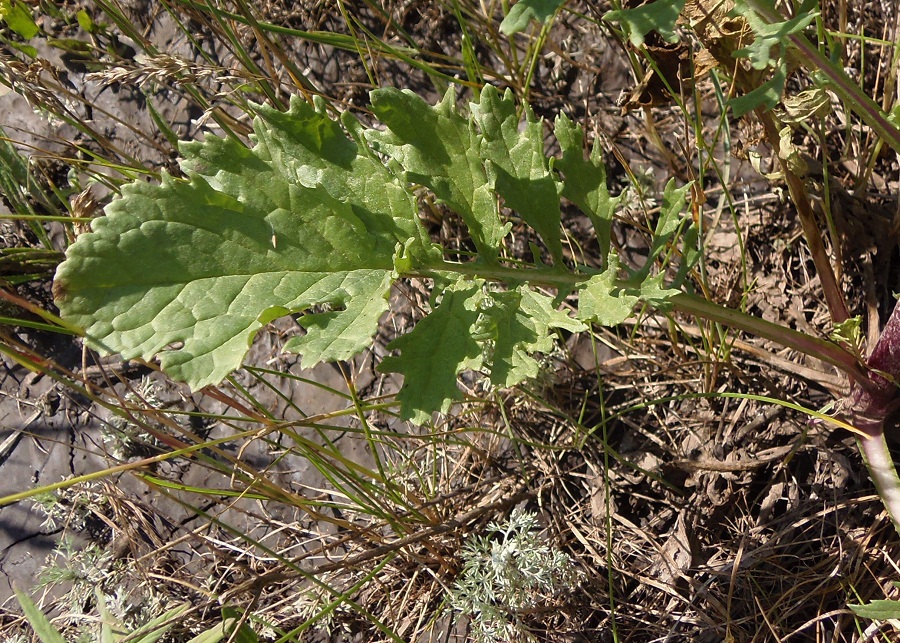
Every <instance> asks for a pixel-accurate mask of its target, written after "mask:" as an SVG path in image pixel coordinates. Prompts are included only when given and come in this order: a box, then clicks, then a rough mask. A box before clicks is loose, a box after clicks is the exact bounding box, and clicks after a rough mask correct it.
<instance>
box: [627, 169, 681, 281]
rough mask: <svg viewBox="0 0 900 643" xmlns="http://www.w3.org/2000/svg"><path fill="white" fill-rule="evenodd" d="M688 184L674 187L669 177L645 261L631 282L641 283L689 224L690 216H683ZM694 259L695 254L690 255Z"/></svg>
mask: <svg viewBox="0 0 900 643" xmlns="http://www.w3.org/2000/svg"><path fill="white" fill-rule="evenodd" d="M688 190H690V185H684V186H682V187H680V188H676V187H675V179H669V182H668V183H666V188H665V190H664V191H663V202H662V205H661V206H660V208H659V218H658V219H657V221H656V228H655V229H654V230H653V237H652V239H651V241H650V250H649V252H648V253H647V261H646V263H645V264H644V265H643V267H642V268H641V269H640V270H637V271H636V272H634V273H633V274H632V276H631V277H630V281H631V282H632V283H637V284H641V283H643V282H644V281H645V280H646V279H647V278H648V276H649V275H650V271H651V270H652V269H653V264H654V262H655V261H656V259H657V258H658V257H659V256H660V254H662V253H663V251H669V250H671V245H672V242H673V241H674V240H675V239H676V237H678V235H679V234H680V233H681V231H682V230H683V229H684V227H685V226H688V225H690V222H691V220H690V218H688V217H686V216H685V210H686V207H685V206H686V205H687V193H688ZM691 257H692V258H693V259H694V260H695V259H696V257H695V255H691Z"/></svg>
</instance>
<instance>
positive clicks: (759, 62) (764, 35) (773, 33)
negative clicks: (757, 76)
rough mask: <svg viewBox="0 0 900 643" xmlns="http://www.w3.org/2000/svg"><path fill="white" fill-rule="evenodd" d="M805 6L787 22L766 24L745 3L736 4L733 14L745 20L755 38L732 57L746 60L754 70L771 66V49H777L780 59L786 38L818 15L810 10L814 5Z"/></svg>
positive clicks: (801, 29)
mask: <svg viewBox="0 0 900 643" xmlns="http://www.w3.org/2000/svg"><path fill="white" fill-rule="evenodd" d="M807 5H808V6H806V8H805V9H804V8H802V7H801V10H800V11H799V12H798V14H797V15H796V16H794V17H793V18H790V19H789V20H785V21H784V22H776V23H768V22H765V21H764V20H763V19H762V18H761V17H760V16H759V15H758V14H757V13H756V10H755V9H754V8H753V6H752V5H750V4H748V3H747V2H746V1H744V0H739V1H738V2H736V3H735V8H734V10H733V13H734V14H735V15H741V16H743V17H744V18H746V20H747V23H748V24H749V25H750V28H751V29H752V30H753V34H754V36H755V37H754V39H753V42H751V43H750V44H749V45H747V47H745V48H744V49H740V50H738V51H736V52H734V56H735V57H746V58H748V59H749V60H750V63H751V64H752V65H753V68H754V69H766V68H767V67H769V66H770V65H772V64H773V59H772V57H771V52H772V47H778V48H779V54H778V58H780V57H781V56H782V55H783V54H784V43H785V42H787V38H788V36H791V35H793V34H796V33H800V32H801V31H803V30H804V29H806V28H807V27H808V26H809V25H810V24H811V23H812V21H813V20H815V18H816V16H818V15H819V12H818V11H813V10H812V6H813V5H814V3H813V5H809V3H807Z"/></svg>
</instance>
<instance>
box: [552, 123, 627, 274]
mask: <svg viewBox="0 0 900 643" xmlns="http://www.w3.org/2000/svg"><path fill="white" fill-rule="evenodd" d="M554 132H555V134H556V139H557V140H558V141H559V146H560V149H561V150H562V157H560V158H558V159H555V161H554V163H553V167H554V168H556V169H558V170H561V171H562V173H563V176H564V177H565V182H564V183H563V191H562V195H563V196H564V197H566V198H567V199H568V200H569V201H571V202H572V203H574V204H575V205H577V206H578V208H579V209H580V210H581V211H582V212H584V213H585V214H586V215H587V216H588V218H589V219H590V220H591V223H592V224H593V226H594V232H595V234H596V235H597V242H598V243H599V244H600V260H601V262H602V265H604V266H605V265H606V261H607V256H608V255H609V247H610V243H611V234H612V222H613V214H615V211H616V207H618V205H619V201H620V200H621V199H622V197H621V196H617V197H616V198H611V197H610V196H609V190H608V189H607V187H606V166H605V165H604V164H603V152H602V149H601V147H600V141H599V140H595V141H594V147H593V148H592V149H591V154H590V156H589V157H588V159H587V160H585V158H584V143H583V139H584V130H582V129H581V126H580V125H577V124H575V123H574V122H572V120H571V119H570V118H569V117H568V116H566V115H565V114H560V115H559V116H557V118H556V125H555V127H554Z"/></svg>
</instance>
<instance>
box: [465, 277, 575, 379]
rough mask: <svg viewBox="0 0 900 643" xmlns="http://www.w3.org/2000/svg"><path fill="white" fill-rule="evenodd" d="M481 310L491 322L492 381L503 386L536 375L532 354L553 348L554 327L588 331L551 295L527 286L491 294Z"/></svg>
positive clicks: (572, 330) (536, 364) (535, 362)
mask: <svg viewBox="0 0 900 643" xmlns="http://www.w3.org/2000/svg"><path fill="white" fill-rule="evenodd" d="M481 311H482V314H483V315H484V316H486V317H487V318H489V319H490V321H491V329H492V333H491V335H492V336H491V339H492V340H493V350H492V351H491V355H490V370H491V383H492V384H494V385H495V386H500V387H510V386H515V385H516V384H518V383H520V382H523V381H525V380H526V379H529V378H532V377H537V375H538V373H539V371H540V364H539V362H538V361H537V360H536V359H535V358H534V357H532V356H531V354H532V353H536V352H544V353H546V352H549V351H550V350H551V349H552V348H553V336H552V335H551V329H553V328H561V329H565V330H568V331H571V332H580V331H582V330H586V327H585V325H584V324H582V323H581V322H579V321H577V320H575V319H572V318H571V317H569V315H568V314H566V313H565V312H563V311H560V310H557V309H556V308H555V306H554V303H553V299H552V298H551V297H548V296H547V295H543V294H541V293H539V292H536V291H534V290H531V289H530V288H528V287H527V286H519V287H518V288H517V289H516V290H512V291H508V292H495V293H490V295H489V297H487V298H486V299H485V302H484V303H483V304H482V306H481Z"/></svg>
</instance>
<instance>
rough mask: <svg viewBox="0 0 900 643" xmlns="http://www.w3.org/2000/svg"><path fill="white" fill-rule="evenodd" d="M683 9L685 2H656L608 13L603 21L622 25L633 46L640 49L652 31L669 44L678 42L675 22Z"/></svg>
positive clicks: (668, 0)
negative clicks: (645, 37)
mask: <svg viewBox="0 0 900 643" xmlns="http://www.w3.org/2000/svg"><path fill="white" fill-rule="evenodd" d="M682 9H684V0H656V2H648V3H647V4H642V5H640V6H639V7H634V8H633V9H619V10H617V11H608V12H607V13H606V15H604V16H603V19H604V20H607V21H609V22H618V23H620V24H621V25H622V26H623V27H624V28H625V31H626V32H627V33H628V39H629V40H630V41H631V44H632V45H634V46H635V47H640V46H641V45H643V44H644V36H646V35H647V34H648V33H650V32H651V31H656V32H657V33H658V34H659V35H660V36H662V37H663V39H664V40H666V41H667V42H677V41H678V34H677V33H675V22H676V21H677V20H678V15H679V14H680V13H681V10H682Z"/></svg>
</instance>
